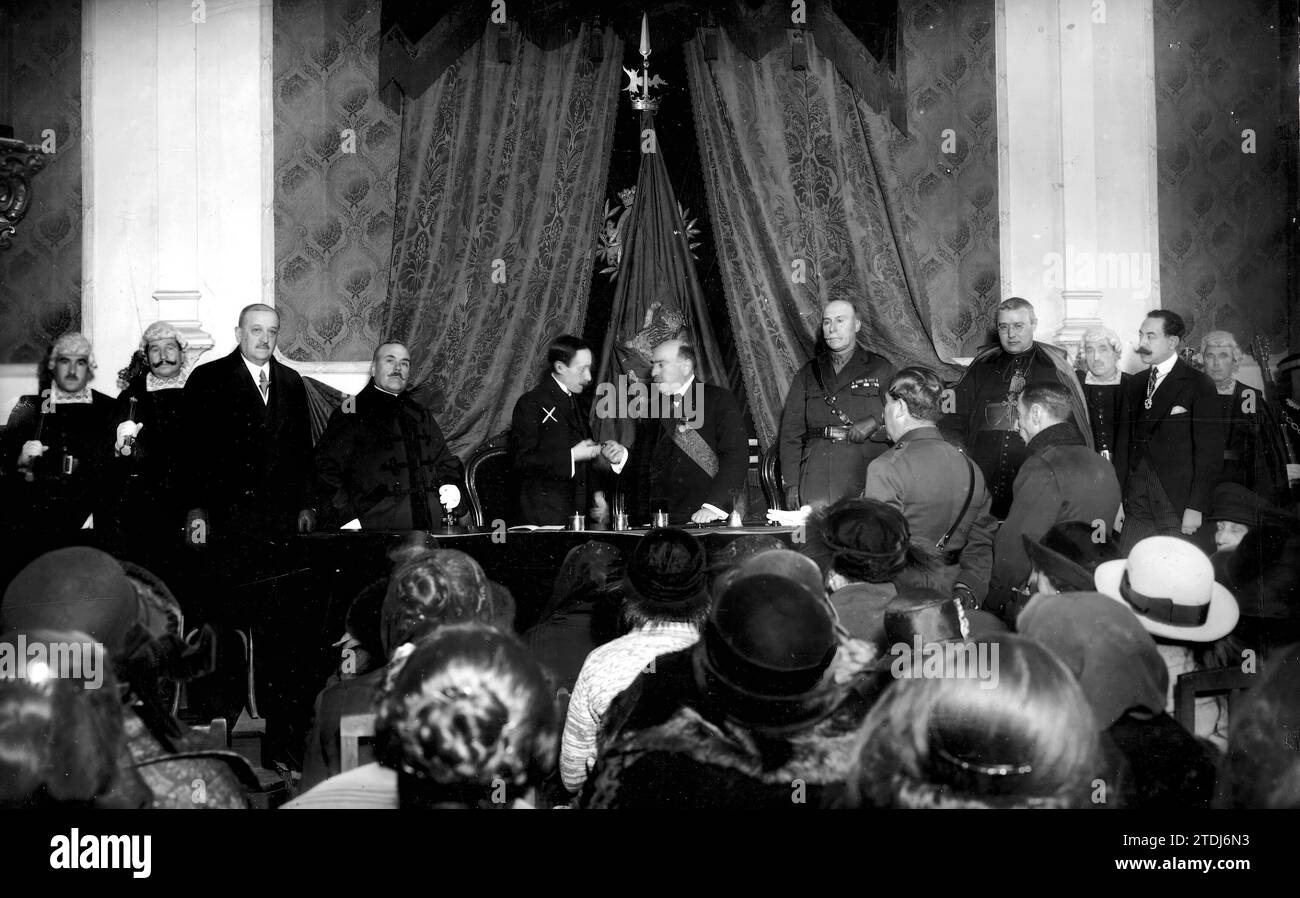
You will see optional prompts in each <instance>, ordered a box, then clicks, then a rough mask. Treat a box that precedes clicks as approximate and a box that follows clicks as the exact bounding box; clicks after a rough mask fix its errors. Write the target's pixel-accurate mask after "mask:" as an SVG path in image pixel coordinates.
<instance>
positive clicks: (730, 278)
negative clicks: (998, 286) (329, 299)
mask: <svg viewBox="0 0 1300 898" xmlns="http://www.w3.org/2000/svg"><path fill="white" fill-rule="evenodd" d="M838 27H840V28H843V27H844V26H843V25H842V24H839V25H838ZM807 45H808V67H807V70H806V71H802V72H796V71H792V70H791V67H790V54H789V52H788V50H786V49H784V48H783V47H778V48H777V49H775V50H773V51H772V52H770V53H768V54H767V55H765V56H763V57H762V58H761V59H758V60H752V59H750V58H749V57H748V56H746V55H745V54H744V53H743V52H741V51H740V50H739V49H738V48H737V46H736V45H735V43H734V42H732V41H731V40H730V39H729V38H728V36H727V31H726V29H719V31H718V40H717V46H718V52H717V56H718V58H717V59H715V60H712V61H708V60H706V59H705V58H704V49H703V44H702V41H701V39H700V37H699V36H698V35H697V36H696V37H694V38H692V39H691V40H690V41H689V42H687V44H686V66H687V74H688V76H689V79H690V88H691V96H692V98H693V100H694V108H695V128H696V135H697V137H698V139H699V144H700V155H701V157H702V158H703V161H704V166H703V167H704V171H705V186H706V190H707V194H708V198H709V212H710V214H711V216H712V222H713V233H714V239H715V241H716V245H717V253H718V263H719V266H720V268H721V271H722V282H723V288H724V291H725V293H726V295H727V306H728V310H729V312H730V315H731V324H732V329H733V331H734V338H735V342H736V346H737V348H738V354H739V356H740V363H741V370H742V371H743V372H744V376H745V387H746V391H747V392H748V395H749V405H750V411H751V412H752V414H753V417H754V424H755V427H756V429H757V431H758V437H759V441H760V442H761V443H762V444H763V445H764V446H770V445H772V443H773V442H774V441H775V439H776V434H777V430H778V428H779V426H780V420H781V408H782V405H783V403H784V400H785V394H786V391H787V389H788V388H789V386H790V381H791V379H792V378H793V377H794V374H795V372H796V371H798V369H799V368H800V366H802V365H803V364H804V362H806V361H807V360H808V359H809V358H810V357H811V355H812V353H813V351H814V347H815V345H816V341H817V337H818V335H819V334H820V329H821V307H822V305H823V304H824V303H827V302H830V301H832V300H845V301H847V302H851V303H852V304H853V305H854V306H855V307H856V308H857V310H858V314H859V316H860V317H861V319H862V324H863V327H862V331H861V333H860V334H859V341H860V342H861V343H862V344H864V345H865V346H866V347H867V348H868V349H870V350H872V351H874V352H878V353H880V354H881V355H884V356H885V357H886V358H888V359H890V360H891V361H892V362H893V363H894V364H895V365H897V366H899V367H902V366H904V365H925V366H926V367H929V368H933V369H934V370H935V371H936V372H937V373H938V374H939V376H940V377H941V378H943V379H945V380H953V379H955V377H956V376H957V371H956V369H954V368H953V367H952V366H950V365H949V364H947V363H945V362H944V361H942V360H941V359H940V357H939V355H938V353H937V352H936V351H935V348H934V341H933V340H932V338H931V334H930V324H929V322H930V311H929V304H928V302H927V301H926V299H925V297H924V295H922V288H921V285H920V281H919V279H918V278H917V277H916V275H915V274H914V272H913V270H912V268H913V262H912V253H911V249H910V247H909V246H908V245H907V238H906V234H905V232H904V210H903V209H902V208H900V204H899V200H898V196H899V194H900V193H901V191H900V190H899V189H898V185H897V184H896V183H894V175H893V172H892V168H891V165H890V160H889V156H888V152H889V150H888V135H889V129H890V128H891V127H892V126H891V125H890V124H889V122H888V121H887V119H886V118H885V117H883V116H881V115H877V114H875V113H873V112H871V111H870V110H869V109H867V108H866V105H865V104H864V103H863V102H862V100H861V99H860V98H858V97H857V96H856V95H855V94H854V92H853V90H852V88H851V87H850V86H849V85H848V83H847V82H846V81H845V80H844V79H843V78H842V77H841V76H840V75H839V73H838V72H836V71H835V68H834V66H833V65H832V64H831V63H830V62H829V61H828V60H827V59H826V57H824V56H823V55H821V54H820V53H819V52H818V51H817V47H816V44H815V42H813V41H811V40H809V41H808V42H807Z"/></svg>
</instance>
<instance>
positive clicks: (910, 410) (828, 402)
mask: <svg viewBox="0 0 1300 898" xmlns="http://www.w3.org/2000/svg"><path fill="white" fill-rule="evenodd" d="M1036 324H1037V319H1036V316H1035V314H1034V309H1033V306H1032V305H1031V304H1030V303H1028V302H1027V301H1025V300H1023V299H1019V298H1012V299H1009V300H1007V301H1005V302H1003V303H1001V304H1000V305H999V307H998V310H997V328H998V345H997V346H995V347H993V348H991V349H989V350H987V351H985V352H982V353H980V354H979V355H978V356H976V358H975V359H974V360H973V361H972V363H971V364H970V366H969V367H968V368H967V370H966V372H965V374H964V376H963V377H962V378H961V379H960V380H959V381H958V382H957V384H956V385H955V386H954V387H953V388H952V389H945V387H944V384H943V383H942V382H941V380H940V379H939V377H938V376H937V375H936V374H935V373H934V372H932V371H929V370H927V369H924V368H917V367H909V368H903V369H902V370H896V369H895V367H894V365H893V364H892V363H891V362H890V361H889V360H888V359H885V358H883V357H882V356H880V355H878V354H876V353H873V352H869V351H867V350H866V349H865V348H864V347H863V346H862V344H861V342H860V336H861V331H862V322H861V320H860V318H859V316H858V314H857V312H856V310H855V309H854V308H853V306H852V305H851V304H850V303H847V302H842V301H837V302H831V303H829V304H827V305H826V307H825V308H824V310H823V315H822V326H821V337H822V338H823V340H824V344H825V346H824V349H823V350H822V351H820V352H818V353H817V354H816V355H815V357H814V358H813V359H812V360H811V361H809V362H808V363H807V364H806V365H804V366H803V367H802V368H801V369H800V370H799V371H798V373H797V374H796V375H795V377H794V379H793V381H792V383H791V386H790V390H789V393H788V394H787V398H786V401H785V407H784V411H783V415H782V419H781V429H780V439H779V456H780V469H781V472H782V474H783V475H784V479H785V484H786V491H785V492H786V495H785V499H786V503H787V505H788V506H789V507H798V506H800V505H809V506H813V507H824V506H827V505H829V504H831V503H833V502H834V501H836V500H838V499H840V498H843V497H846V496H865V497H867V498H873V499H878V500H881V501H883V502H886V503H887V504H890V505H892V506H893V507H895V508H897V509H899V510H900V511H901V512H903V514H904V515H905V516H906V518H907V520H908V523H909V527H910V530H911V534H912V536H913V538H914V539H916V540H918V541H920V542H923V543H925V544H927V545H929V546H930V547H931V548H933V549H934V550H935V552H936V553H937V554H938V556H939V558H940V559H941V561H942V562H943V563H944V564H945V565H946V566H947V567H948V569H949V570H950V573H951V585H952V588H953V589H954V590H955V591H956V592H957V593H959V594H960V595H961V597H962V598H963V599H964V600H965V601H966V602H967V603H968V604H979V603H980V602H982V601H984V599H985V597H986V596H988V595H989V594H990V592H991V593H992V595H993V597H994V601H996V600H997V596H999V595H1001V596H1005V595H1006V594H1007V593H1009V592H1010V591H1013V590H1015V589H1017V588H1018V587H1020V586H1021V585H1022V584H1023V580H1024V578H1025V576H1026V575H1027V574H1028V560H1027V559H1026V558H1025V555H1024V549H1023V547H1022V544H1021V539H1020V537H1021V536H1022V535H1024V536H1029V537H1030V538H1037V537H1039V536H1041V535H1042V534H1043V533H1044V532H1046V530H1047V529H1048V528H1050V527H1051V526H1052V525H1054V524H1056V523H1059V522H1062V521H1067V520H1083V521H1087V522H1090V523H1091V522H1099V523H1100V527H1101V529H1102V531H1103V532H1105V533H1107V534H1109V533H1110V531H1111V530H1112V528H1113V527H1114V526H1115V525H1116V524H1117V520H1118V521H1122V525H1123V532H1122V536H1121V537H1120V540H1121V547H1123V548H1127V547H1129V546H1131V545H1132V544H1133V543H1135V542H1136V541H1138V540H1139V539H1141V538H1143V537H1145V536H1149V535H1152V534H1182V535H1184V536H1188V537H1193V536H1194V535H1195V534H1196V533H1197V532H1198V531H1200V530H1201V528H1202V526H1203V524H1204V521H1205V515H1206V513H1207V511H1208V503H1209V498H1210V494H1211V491H1212V490H1213V488H1214V486H1215V485H1216V484H1217V483H1219V482H1220V481H1223V480H1225V479H1226V480H1235V481H1237V482H1241V483H1243V484H1244V485H1245V486H1247V487H1248V488H1251V489H1254V490H1256V491H1258V492H1260V493H1262V494H1263V495H1264V496H1265V498H1266V499H1268V500H1269V501H1273V502H1276V503H1277V504H1285V505H1289V504H1290V501H1289V497H1290V494H1289V490H1290V488H1291V484H1292V483H1294V482H1295V480H1296V479H1297V478H1298V477H1300V470H1297V469H1296V468H1295V467H1294V466H1291V467H1290V468H1285V467H1284V466H1282V468H1281V470H1279V465H1277V464H1273V465H1271V466H1269V465H1264V464H1262V463H1261V462H1260V461H1259V459H1261V458H1264V457H1265V456H1266V454H1267V453H1264V452H1262V451H1261V436H1260V434H1261V424H1260V422H1261V414H1262V411H1263V399H1262V397H1259V396H1257V395H1256V391H1254V390H1253V389H1251V388H1247V387H1244V386H1243V385H1241V384H1240V383H1238V382H1237V381H1236V380H1235V375H1236V371H1237V366H1238V364H1239V362H1240V360H1241V350H1240V347H1238V346H1237V344H1236V342H1235V340H1233V338H1232V336H1231V335H1230V334H1227V333H1225V332H1219V331H1216V332H1213V333H1211V334H1208V335H1207V336H1206V337H1205V339H1204V341H1203V343H1202V347H1201V349H1202V357H1203V359H1204V364H1205V373H1202V372H1201V371H1198V370H1196V369H1195V368H1193V367H1192V366H1191V365H1189V364H1188V363H1187V362H1185V361H1184V360H1183V359H1182V357H1181V354H1180V350H1181V349H1182V345H1183V341H1184V340H1185V338H1186V328H1185V325H1184V323H1183V321H1182V319H1181V318H1180V317H1179V316H1178V315H1177V314H1175V313H1173V312H1169V311H1163V310H1160V311H1153V312H1151V313H1150V314H1149V315H1148V316H1147V317H1146V319H1145V320H1144V321H1143V322H1142V324H1141V327H1140V329H1139V339H1138V343H1137V353H1138V356H1139V357H1140V358H1141V359H1142V361H1143V362H1144V363H1145V364H1146V365H1147V369H1146V371H1145V372H1143V373H1141V374H1137V375H1128V374H1125V373H1123V372H1121V371H1120V370H1119V367H1118V363H1119V358H1120V354H1121V346H1120V342H1119V339H1118V337H1117V336H1116V335H1115V334H1114V333H1113V332H1110V331H1108V330H1106V329H1097V330H1095V331H1090V332H1089V333H1088V334H1087V335H1085V339H1084V347H1083V360H1084V362H1085V364H1086V369H1085V370H1082V371H1079V372H1075V371H1074V370H1073V369H1072V368H1070V366H1069V365H1068V363H1067V361H1066V356H1065V353H1064V351H1063V350H1060V349H1058V348H1057V347H1054V346H1050V345H1048V344H1045V343H1041V342H1038V341H1036V340H1035V339H1034V329H1035V326H1036ZM278 334H279V315H278V313H277V312H276V311H275V309H273V308H271V307H270V306H265V305H261V304H254V305H251V306H248V307H247V308H245V309H244V310H243V311H242V312H241V314H240V318H239V322H238V325H237V326H236V328H235V336H236V340H237V343H238V345H237V347H236V348H235V350H234V351H232V352H231V353H230V354H229V355H227V356H225V357H224V358H220V359H217V360H214V361H213V362H211V363H209V364H206V365H203V366H201V367H198V368H196V369H195V370H193V371H190V370H189V367H188V363H187V360H186V357H185V348H186V346H185V342H184V338H183V336H182V335H181V334H180V332H178V331H177V330H176V329H175V328H174V327H172V326H171V325H169V324H167V323H165V322H158V323H156V324H154V325H151V326H150V327H149V328H148V329H146V331H145V333H144V336H143V339H142V342H141V347H140V351H139V353H137V357H136V360H135V363H134V364H133V366H132V367H131V368H130V369H129V370H128V371H125V372H124V374H125V375H127V377H126V379H127V383H126V385H125V388H124V389H123V391H122V393H121V395H120V396H119V397H118V398H117V399H110V398H109V397H107V396H105V395H104V394H102V393H99V392H98V391H96V390H94V389H92V388H91V386H90V382H91V379H92V378H93V376H94V370H95V360H94V355H93V352H92V349H91V346H90V344H89V342H88V341H87V340H86V339H85V338H84V337H82V336H81V335H80V334H68V335H65V336H64V337H61V338H60V339H59V341H58V342H57V343H56V344H55V346H54V348H53V351H52V353H51V356H50V359H49V362H48V368H49V376H50V380H51V384H50V388H49V390H48V392H46V393H44V394H42V395H41V396H38V397H29V398H28V399H27V400H26V401H25V402H24V403H23V404H21V405H20V406H19V408H18V410H17V411H16V413H15V414H14V415H13V416H12V417H11V421H10V426H9V427H7V428H6V431H5V434H4V445H3V453H4V459H3V462H4V466H5V468H6V470H5V472H4V473H5V478H4V481H5V484H6V492H7V493H8V494H9V495H8V496H7V498H8V500H9V501H8V505H9V507H10V508H11V509H21V513H20V514H18V515H13V514H11V515H10V520H9V524H10V525H11V526H12V527H31V526H33V525H34V526H36V527H37V528H38V529H43V530H60V529H68V528H75V527H80V526H82V524H83V521H85V520H86V519H87V518H88V517H90V516H91V514H92V512H93V513H94V515H95V517H94V520H95V526H96V527H97V529H98V528H103V529H106V530H109V531H111V532H120V533H122V534H123V535H124V537H126V538H135V539H141V538H148V539H159V540H162V541H166V540H169V539H178V538H179V537H180V535H181V528H182V526H183V527H184V537H185V539H186V540H187V541H188V542H190V544H191V545H202V544H204V543H206V542H207V541H209V540H226V541H230V542H241V541H242V542H247V541H249V540H260V539H263V538H266V537H282V536H288V535H291V534H293V533H298V532H310V531H312V530H314V529H316V528H318V527H319V528H326V529H335V528H338V527H340V526H347V525H348V524H349V522H353V523H352V525H353V526H359V527H365V528H382V529H431V528H432V527H434V526H435V524H436V523H437V522H438V521H439V520H441V519H442V517H443V515H444V514H453V515H454V514H463V513H464V512H465V511H466V507H467V506H466V503H465V501H464V499H463V494H462V489H461V487H462V485H463V483H464V471H463V467H462V465H461V462H460V460H459V459H458V458H457V457H456V456H455V455H454V454H452V452H451V451H450V450H449V448H448V446H447V443H446V440H445V438H444V436H443V432H442V430H441V428H440V427H439V425H438V422H437V420H436V419H435V418H434V415H433V413H432V411H431V410H430V408H429V407H428V406H427V405H426V404H425V403H423V402H421V401H419V400H418V399H417V398H415V396H416V394H415V393H413V391H412V390H411V389H410V387H411V357H410V352H409V350H408V349H407V347H405V346H404V345H402V344H401V343H396V342H389V343H384V344H381V345H380V346H378V347H377V348H376V350H375V353H374V356H373V359H372V366H371V374H372V376H371V380H370V382H369V383H368V384H367V386H366V387H365V389H363V390H362V391H360V393H358V394H357V395H356V396H355V397H352V396H349V397H345V399H344V401H343V404H342V406H341V407H340V408H338V409H337V410H335V411H334V412H333V414H332V416H331V417H330V419H329V422H328V425H327V426H326V428H325V430H324V433H323V434H322V436H321V438H320V439H319V441H318V443H317V445H316V446H315V447H313V445H312V435H311V425H310V412H309V398H308V393H307V390H306V388H305V387H304V383H303V380H302V378H300V377H299V375H298V374H297V373H296V372H294V371H293V370H292V369H291V368H289V367H288V366H286V365H283V364H281V363H280V362H278V361H276V360H275V358H274V349H275V345H276V340H277V337H278ZM592 363H593V355H592V351H591V347H590V346H588V345H587V344H586V343H584V342H583V341H582V340H580V339H579V338H577V337H573V336H569V335H561V336H559V337H557V338H555V339H553V340H552V341H551V342H550V344H549V346H548V347H547V352H546V359H545V369H544V372H543V373H542V376H541V378H540V381H539V383H538V384H537V386H536V387H535V388H533V389H532V390H530V391H528V392H526V393H525V394H524V395H523V396H521V397H520V399H519V400H518V401H517V403H516V404H515V407H514V410H513V415H512V419H511V430H510V446H509V452H510V457H511V460H512V464H513V468H514V474H515V477H516V480H517V497H518V504H517V514H516V515H515V521H518V522H523V523H527V524H534V525H552V526H554V525H563V524H565V523H567V522H568V520H569V518H570V517H571V516H572V515H574V514H587V513H588V512H590V513H591V514H592V515H593V516H594V517H595V521H593V523H595V522H599V521H601V520H602V519H603V520H608V516H609V514H610V505H611V500H612V501H613V503H614V504H615V505H616V507H617V508H618V509H619V510H623V511H626V513H627V514H628V517H629V520H630V522H631V524H632V525H633V526H636V525H644V524H647V523H649V522H650V521H651V520H652V519H655V520H660V519H662V518H660V515H659V513H663V515H664V516H666V518H667V520H668V522H670V523H674V524H680V523H685V522H687V521H690V522H693V523H696V524H706V523H711V522H716V521H721V520H723V519H725V518H727V517H728V515H729V514H730V513H731V512H732V511H734V510H735V509H736V506H737V501H738V497H739V496H740V494H741V493H742V492H743V490H744V488H745V474H746V471H747V469H748V457H749V448H748V441H747V439H746V430H745V426H744V422H743V416H742V413H741V410H740V407H739V404H738V403H737V402H736V400H735V399H734V397H732V396H731V395H730V393H728V392H727V391H726V390H725V389H723V388H721V387H718V386H715V385H713V384H704V383H701V382H700V379H699V377H698V376H697V371H696V364H697V363H696V354H695V351H694V349H693V347H692V346H691V345H690V344H689V343H688V342H686V341H684V340H682V339H676V338H675V339H670V340H666V341H664V342H661V343H660V344H659V345H657V346H655V347H654V348H653V354H652V357H651V359H650V363H651V365H650V380H651V385H650V387H651V390H652V394H653V396H652V398H653V400H654V401H652V402H650V403H649V404H648V405H647V406H644V407H643V408H642V413H640V414H634V415H632V416H631V417H632V418H634V420H633V421H631V422H630V424H631V426H630V427H629V428H626V429H625V430H623V431H622V432H623V433H625V434H629V435H630V436H629V437H628V438H626V439H624V441H622V442H620V441H619V440H614V439H606V440H604V441H603V442H597V440H596V438H595V434H594V432H593V428H592V419H591V413H590V411H589V407H588V406H587V405H585V404H584V403H583V402H581V401H580V397H581V396H582V394H583V393H584V392H585V391H586V390H587V388H588V387H589V386H590V385H591V383H592V371H591V369H592ZM625 423H627V422H625ZM1121 505H1122V512H1121ZM999 522H1002V523H1001V524H1000V525H999Z"/></svg>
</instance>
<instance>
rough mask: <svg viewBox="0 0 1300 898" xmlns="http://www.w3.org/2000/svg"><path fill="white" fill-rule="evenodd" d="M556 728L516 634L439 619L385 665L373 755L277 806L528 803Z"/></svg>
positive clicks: (544, 688)
mask: <svg viewBox="0 0 1300 898" xmlns="http://www.w3.org/2000/svg"><path fill="white" fill-rule="evenodd" d="M557 726H558V724H557V721H556V718H555V708H554V705H553V703H552V696H551V692H550V688H549V686H548V684H547V682H546V678H545V676H544V675H543V673H542V669H541V667H540V666H539V665H538V664H537V662H536V661H535V660H534V659H533V658H532V656H531V655H530V654H529V653H528V650H527V649H526V648H525V647H524V646H523V644H522V643H521V642H520V641H519V640H518V639H516V638H515V637H514V636H511V635H509V634H506V633H503V632H501V631H499V630H497V629H495V628H492V627H488V626H484V625H482V624H472V623H467V624H455V625H449V626H445V627H441V628H438V629H436V630H434V631H433V632H432V633H430V634H428V635H427V636H425V637H424V638H423V639H422V640H420V641H419V642H418V643H417V644H416V645H415V647H414V648H413V650H412V651H411V652H410V653H409V654H408V655H406V656H405V657H404V658H401V659H399V660H398V661H397V662H395V665H394V668H393V670H392V671H391V672H390V679H389V682H388V684H387V685H386V686H385V687H384V689H383V692H382V694H381V696H380V700H379V709H378V711H377V714H376V719H375V741H376V749H375V754H376V757H377V758H378V759H379V760H378V762H377V763H374V764H366V765H363V766H361V767H358V768H357V769H356V770H350V771H347V772H346V773H342V774H340V775H338V776H336V777H333V778H331V779H329V780H326V781H325V782H324V783H322V784H320V785H319V786H317V787H316V788H314V789H312V790H310V791H309V792H307V793H305V794H304V795H302V796H300V797H299V798H297V799H296V800H294V801H292V802H290V803H289V804H287V805H286V806H285V807H286V808H292V809H297V808H346V807H369V808H396V807H401V808H528V807H532V806H533V804H532V803H531V799H532V794H533V791H534V790H535V789H536V788H537V786H538V785H539V784H540V783H541V782H542V780H543V779H545V777H546V776H547V774H548V773H549V772H550V771H551V770H552V768H553V767H554V766H555V756H556V744H557Z"/></svg>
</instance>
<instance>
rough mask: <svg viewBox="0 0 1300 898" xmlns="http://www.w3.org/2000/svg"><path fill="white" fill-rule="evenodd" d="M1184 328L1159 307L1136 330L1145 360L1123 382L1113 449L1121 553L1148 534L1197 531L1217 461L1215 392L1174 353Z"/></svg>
mask: <svg viewBox="0 0 1300 898" xmlns="http://www.w3.org/2000/svg"><path fill="white" fill-rule="evenodd" d="M1186 333H1187V325H1186V324H1184V323H1183V319H1182V317H1181V316H1179V315H1178V314H1177V313H1176V312H1170V311H1167V310H1163V309H1160V310H1157V311H1154V312H1150V313H1148V314H1147V317H1146V319H1145V320H1144V321H1143V322H1142V328H1141V330H1140V331H1138V338H1139V342H1138V356H1139V357H1140V358H1141V359H1142V361H1143V362H1144V363H1146V364H1147V365H1148V366H1149V367H1148V368H1147V370H1146V371H1145V372H1143V373H1139V374H1138V375H1137V376H1136V377H1134V378H1133V380H1132V381H1131V382H1130V383H1129V384H1128V385H1127V386H1126V387H1124V394H1123V396H1122V398H1121V400H1120V427H1119V439H1118V442H1117V445H1116V451H1115V472H1116V473H1117V474H1118V475H1119V484H1120V491H1121V495H1123V497H1124V505H1123V531H1122V535H1121V539H1120V548H1121V550H1122V551H1124V552H1125V553H1127V552H1128V550H1129V549H1131V548H1132V547H1133V546H1134V544H1136V543H1137V542H1139V541H1140V540H1142V539H1145V538H1146V537H1148V536H1155V535H1167V536H1177V535H1179V534H1181V535H1183V536H1189V537H1190V536H1192V535H1193V534H1195V533H1196V531H1197V530H1199V529H1200V528H1201V524H1202V523H1203V521H1204V516H1205V512H1206V511H1207V510H1208V509H1209V507H1210V495H1211V492H1212V491H1213V489H1214V484H1215V483H1216V482H1217V480H1218V479H1219V475H1220V472H1221V471H1222V469H1223V441H1224V430H1223V425H1222V424H1221V423H1220V421H1219V397H1218V394H1217V393H1216V391H1215V389H1214V383H1213V381H1211V380H1210V378H1209V377H1207V376H1206V375H1205V374H1202V373H1201V372H1200V371H1197V370H1196V369H1195V368H1193V367H1192V366H1191V365H1189V364H1187V363H1186V362H1184V361H1183V360H1182V359H1181V358H1179V355H1178V350H1179V348H1180V347H1181V346H1182V344H1183V339H1184V337H1185V335H1186Z"/></svg>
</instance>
